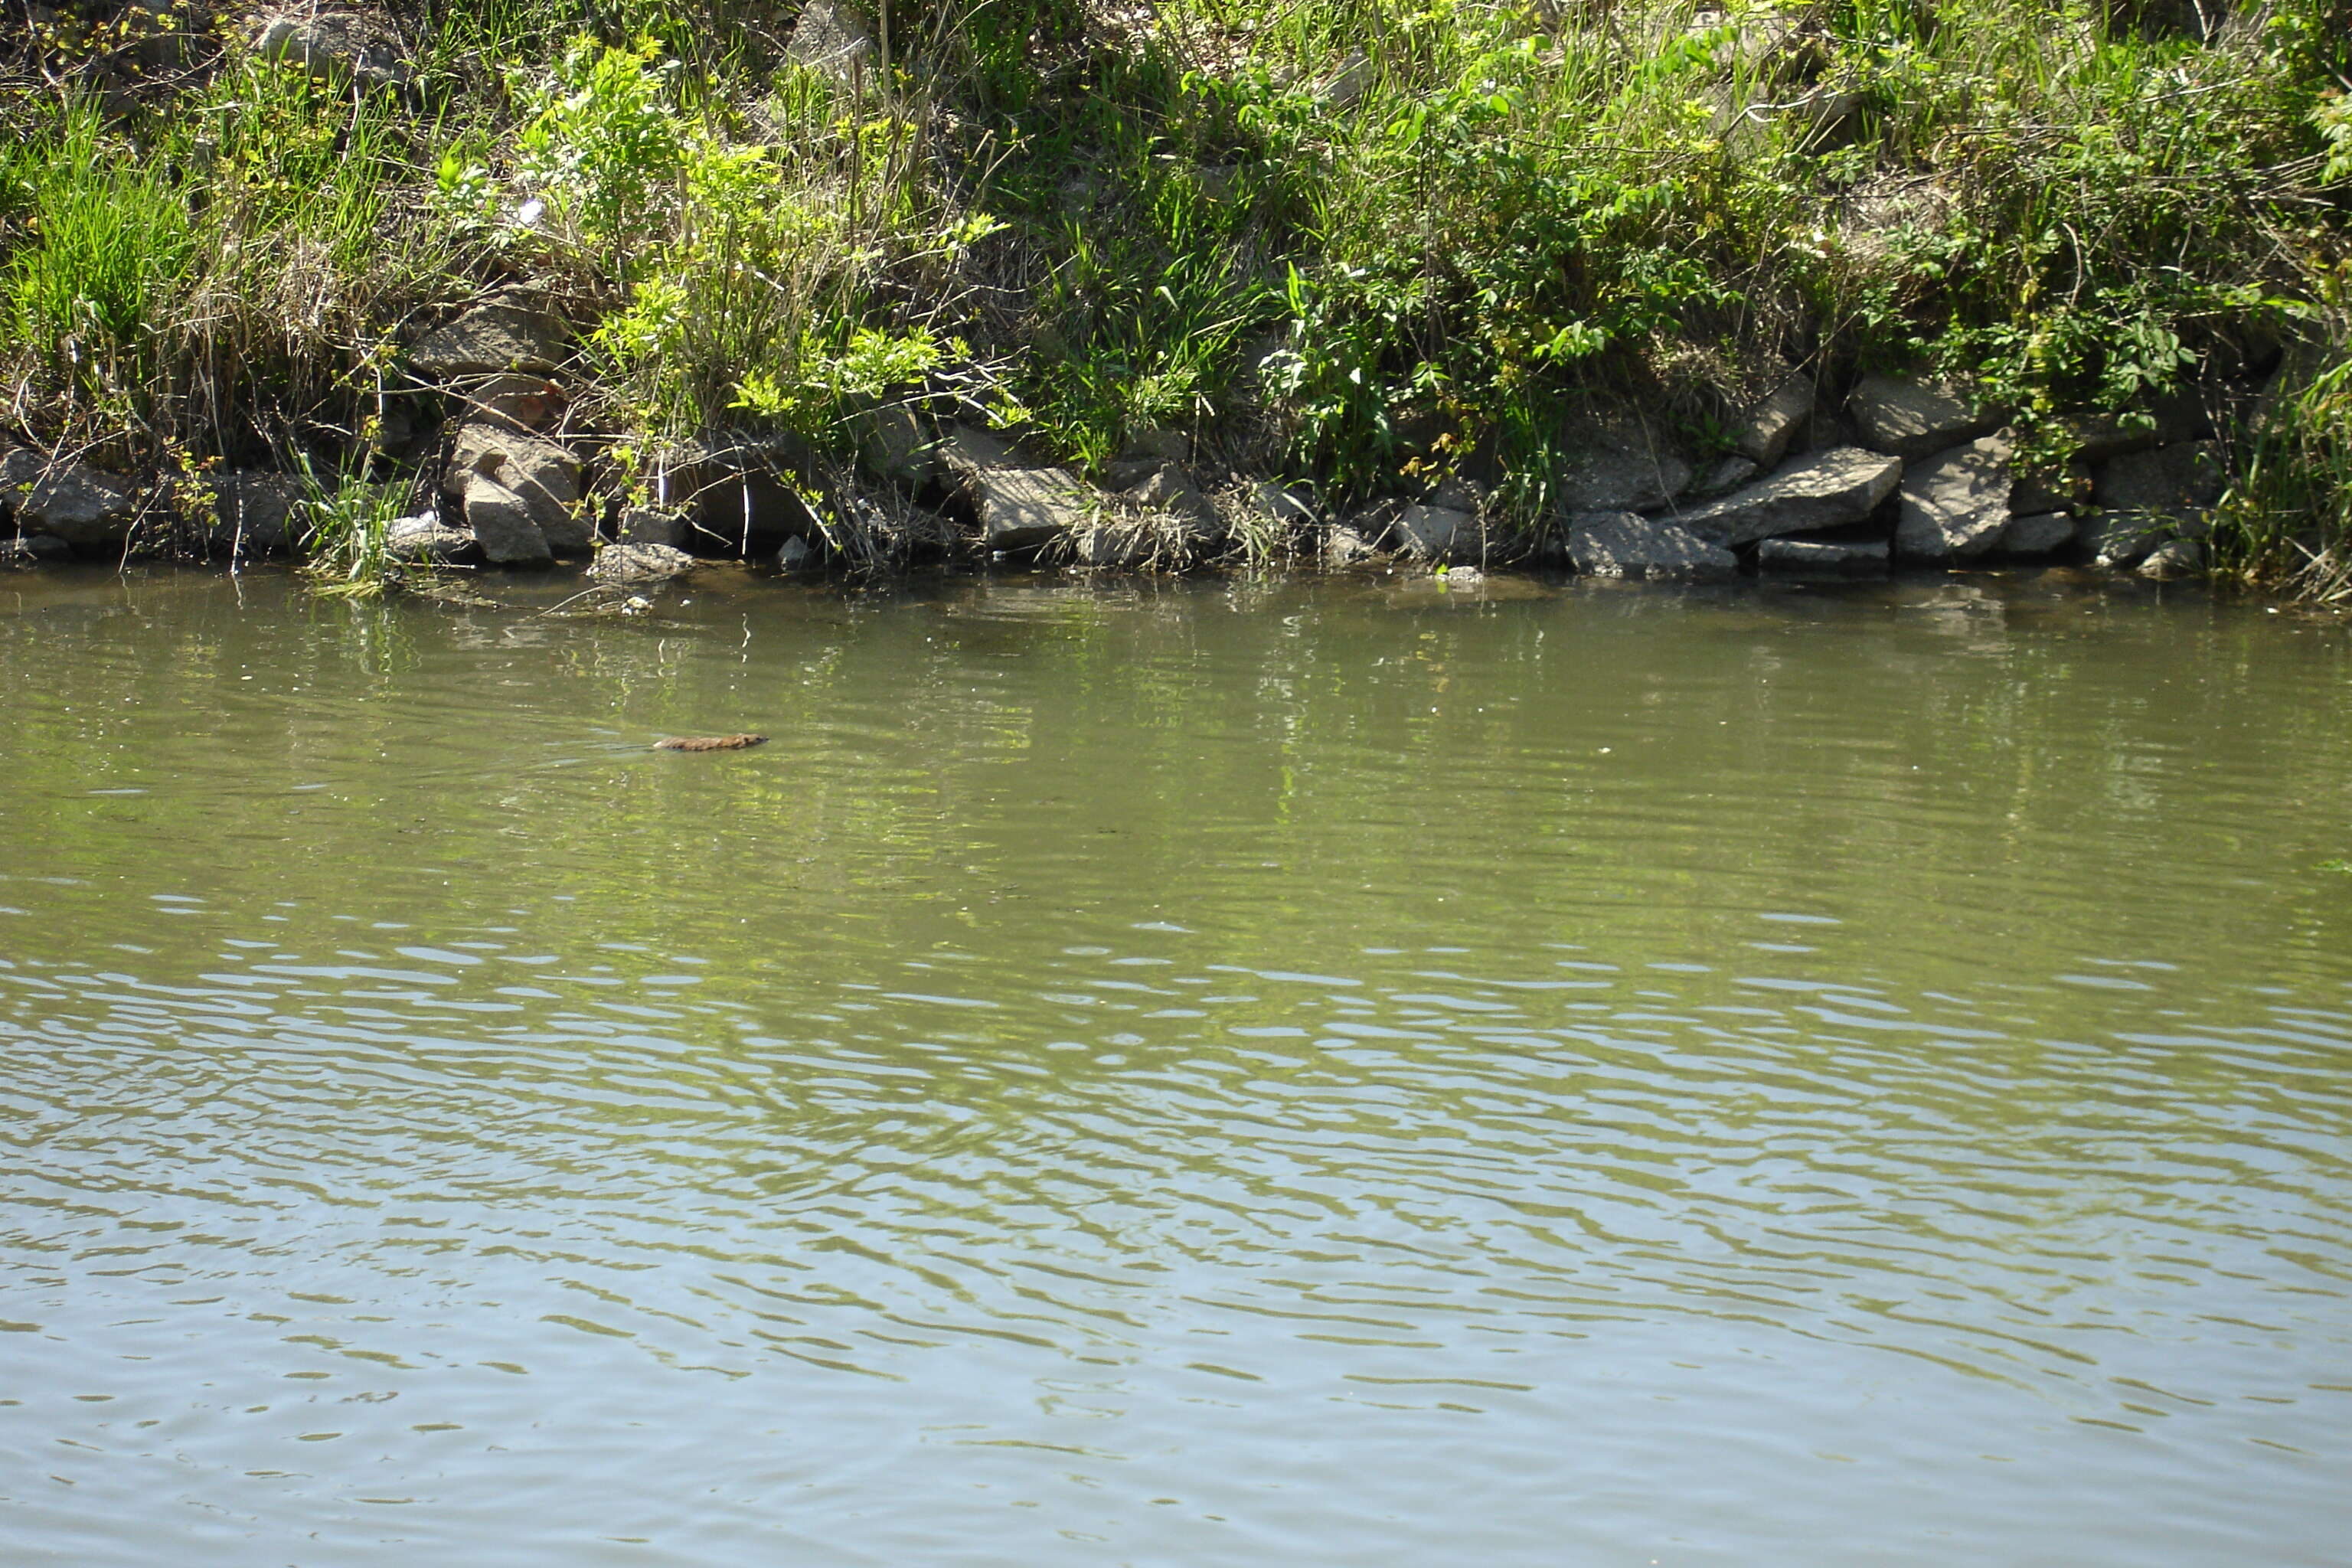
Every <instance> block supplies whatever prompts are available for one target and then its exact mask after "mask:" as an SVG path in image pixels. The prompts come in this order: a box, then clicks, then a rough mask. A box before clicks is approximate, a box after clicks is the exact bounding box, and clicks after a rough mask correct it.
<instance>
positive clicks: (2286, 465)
mask: <svg viewBox="0 0 2352 1568" xmlns="http://www.w3.org/2000/svg"><path fill="white" fill-rule="evenodd" d="M2219 521H2220V527H2219V528H2218V529H2217V530H2216V532H2215V544H2216V554H2217V557H2218V559H2219V562H2220V563H2221V566H2222V567H2223V569H2224V570H2226V571H2229V572H2231V573H2232V574H2236V575H2238V576H2240V577H2242V578H2243V579H2244V580H2246V581H2248V582H2250V583H2253V584H2261V585H2265V586H2284V587H2286V588H2288V589H2290V590H2293V591H2294V592H2296V593H2298V594H2300V595H2303V596H2304V597H2306V598H2310V599H2314V600H2316V601H2318V602H2321V603H2325V604H2331V605H2352V357H2344V358H2338V359H2336V361H2335V362H2334V363H2330V364H2326V365H2325V366H2324V367H2322V368H2320V369H2319V370H2317V371H2316V372H2315V373H2314V374H2307V375H2304V376H2292V375H2290V378H2289V379H2288V380H2287V382H2286V384H2284V386H2282V387H2280V388H2279V389H2278V391H2277V393H2276V395H2274V397H2273V400H2272V403H2271V405H2270V406H2269V407H2268V408H2267V409H2265V410H2263V413H2262V415H2261V416H2260V417H2259V418H2258V420H2257V422H2256V424H2255V426H2254V428H2253V430H2252V434H2251V437H2250V438H2249V439H2248V441H2247V443H2246V451H2245V453H2244V455H2243V457H2242V461H2241V462H2240V464H2239V472H2238V478H2237V482H2236V483H2235V484H2234V485H2233V486H2232V487H2231V491H2230V493H2229V494H2228V495H2227V496H2225V497H2224V498H2223V500H2222V504H2221V516H2220V519H2219Z"/></svg>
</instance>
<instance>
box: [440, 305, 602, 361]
mask: <svg viewBox="0 0 2352 1568" xmlns="http://www.w3.org/2000/svg"><path fill="white" fill-rule="evenodd" d="M570 335H571V334H570V331H569V330H568V329H567V328H566V327H565V326H564V324H563V323H562V321H557V320H556V319H555V318H554V317H552V316H550V315H545V314H542V313H541V312H540V311H537V310H523V309H521V308H520V307H519V306H515V305H477V306H476V307H474V309H472V310H468V311H467V312H466V313H465V314H464V315H462V316H460V317H458V318H457V320H456V321H452V322H450V323H449V324H448V325H447V326H446V327H443V328H441V329H439V330H438V331H432V332H428V333H426V334H425V337H424V338H423V339H421V340H419V342H417V344H416V346H415V347H414V348H412V349H410V350H409V351H408V363H410V364H411V365H412V366H414V367H415V369H417V370H419V371H421V372H423V373H424V374H425V375H428V376H431V377H433V378H434V379H435V380H446V379H448V378H450V377H453V376H469V375H495V374H503V373H505V372H508V371H551V370H553V369H555V368H556V366H557V365H558V364H560V363H562V359H563V353H564V346H563V345H564V341H565V339H566V338H568V337H569V336H570Z"/></svg>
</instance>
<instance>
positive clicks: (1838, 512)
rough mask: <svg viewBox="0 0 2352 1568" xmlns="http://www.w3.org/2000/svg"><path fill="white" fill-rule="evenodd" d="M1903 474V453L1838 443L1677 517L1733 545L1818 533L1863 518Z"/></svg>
mask: <svg viewBox="0 0 2352 1568" xmlns="http://www.w3.org/2000/svg"><path fill="white" fill-rule="evenodd" d="M1902 477H1903V463H1902V460H1901V459H1900V458H1891V457H1886V456H1885V455H1883V454H1881V453H1877V452H1868V451H1864V450H1863V449H1862V448H1861V447H1831V448H1830V449H1829V450H1827V451H1825V452H1816V453H1813V454H1812V455H1811V456H1809V457H1805V458H1800V459H1798V460H1797V461H1796V462H1794V463H1791V464H1790V465H1789V466H1788V467H1787V468H1782V469H1781V470H1780V472H1779V473H1777V474H1774V475H1773V476H1772V477H1771V478H1769V479H1759V480H1758V481H1757V482H1756V483H1754V484H1752V485H1748V486H1747V487H1745V488H1744V489H1738V490H1734V491H1733V492H1732V493H1731V494H1729V495H1727V496H1726V497H1724V498H1723V499H1722V500H1718V501H1714V502H1710V503H1709V504H1707V505H1706V506H1703V507H1699V508H1698V509H1696V510H1693V511H1688V512H1685V513H1684V514H1683V515H1682V516H1681V517H1680V518H1678V519H1677V520H1676V521H1679V522H1681V523H1682V525H1683V526H1684V527H1685V528H1687V529H1689V530H1690V531H1692V532H1694V533H1696V534H1699V535H1701V536H1703V537H1705V538H1706V539H1710V540H1712V541H1714V542H1716V543H1717V544H1720V545H1723V546H1724V547H1725V548H1727V549H1729V548H1734V547H1737V546H1738V545H1742V544H1748V543H1752V542H1755V541H1757V540H1759V539H1769V538H1772V537H1774V536H1776V535H1779V534H1783V533H1817V532H1819V531H1822V530H1823V529H1829V528H1842V527H1843V526H1845V525H1846V524H1847V523H1851V522H1860V521H1862V520H1863V519H1864V518H1866V517H1868V516H1869V515H1870V514H1871V513H1872V512H1873V511H1874V510H1877V508H1878V505H1879V503H1880V502H1882V501H1884V500H1885V499H1886V498H1887V497H1888V496H1890V495H1892V494H1894V493H1895V485H1896V484H1897V483H1898V482H1900V480H1901V479H1902Z"/></svg>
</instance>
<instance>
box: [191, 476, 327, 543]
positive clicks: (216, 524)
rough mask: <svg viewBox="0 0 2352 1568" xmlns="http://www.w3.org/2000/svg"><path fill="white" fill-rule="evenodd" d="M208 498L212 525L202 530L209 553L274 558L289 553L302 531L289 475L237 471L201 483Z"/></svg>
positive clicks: (300, 498)
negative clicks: (218, 551) (232, 553)
mask: <svg viewBox="0 0 2352 1568" xmlns="http://www.w3.org/2000/svg"><path fill="white" fill-rule="evenodd" d="M205 484H206V487H207V488H208V489H210V490H211V492H212V503H213V507H212V521H211V523H210V524H209V525H208V526H207V527H206V529H205V539H204V543H205V546H206V547H207V548H209V549H213V550H221V551H230V552H235V553H236V554H238V555H274V554H277V553H279V552H283V551H286V550H289V549H290V548H292V546H293V545H294V543H295V542H296V539H297V536H298V535H299V532H300V531H301V526H302V522H301V516H300V514H301V510H302V506H303V502H304V500H305V496H304V491H303V488H302V485H301V482H300V481H299V480H298V479H295V478H294V477H293V476H292V475H291V474H279V473H272V472H270V471H268V470H267V469H262V468H240V469H236V470H233V471H231V472H229V473H226V474H218V475H215V476H214V477H213V478H211V479H207V480H206V481H205Z"/></svg>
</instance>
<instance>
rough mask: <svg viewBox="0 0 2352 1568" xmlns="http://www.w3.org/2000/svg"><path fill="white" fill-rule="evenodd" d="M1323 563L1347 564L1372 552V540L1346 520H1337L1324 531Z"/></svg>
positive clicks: (1328, 564) (1332, 564)
mask: <svg viewBox="0 0 2352 1568" xmlns="http://www.w3.org/2000/svg"><path fill="white" fill-rule="evenodd" d="M1322 543H1323V548H1322V556H1323V563H1324V564H1325V565H1327V566H1346V565H1349V564H1351V563H1355V562H1358V561H1361V560H1363V559H1364V558H1365V557H1366V556H1368V555H1370V554H1371V553H1372V542H1371V541H1370V540H1369V539H1366V538H1365V537H1364V536H1363V533H1362V532H1361V531H1359V530H1358V529H1356V528H1354V527H1351V526H1350V525H1349V524H1347V523H1344V522H1335V523H1333V524H1331V525H1330V526H1329V527H1328V528H1326V529H1325V530H1324V531H1323V541H1322Z"/></svg>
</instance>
